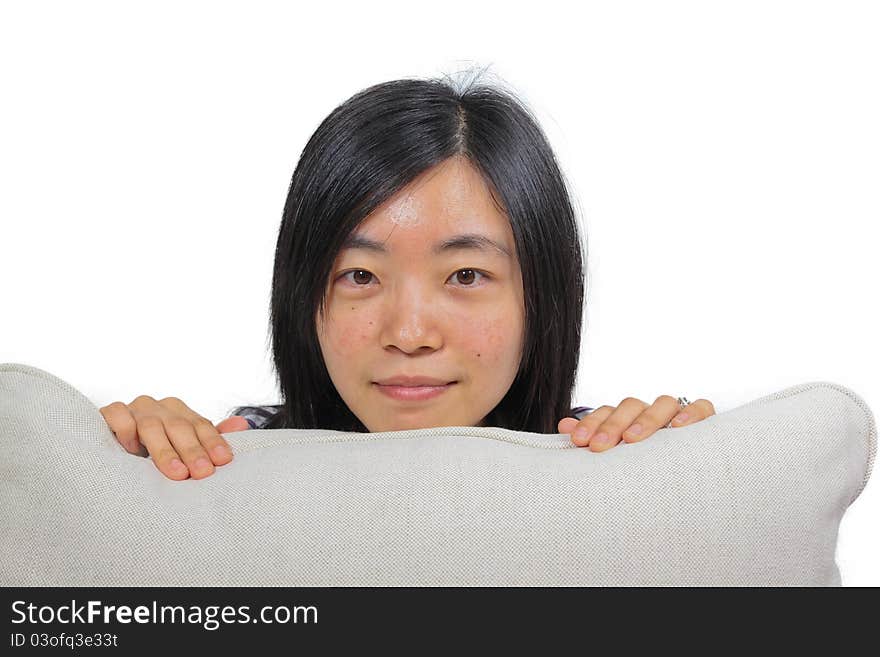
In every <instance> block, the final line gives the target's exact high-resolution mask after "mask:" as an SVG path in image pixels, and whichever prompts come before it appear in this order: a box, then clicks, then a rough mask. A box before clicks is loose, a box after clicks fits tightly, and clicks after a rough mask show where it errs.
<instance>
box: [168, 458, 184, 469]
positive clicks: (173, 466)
mask: <svg viewBox="0 0 880 657" xmlns="http://www.w3.org/2000/svg"><path fill="white" fill-rule="evenodd" d="M185 467H186V466H185V465H183V463H182V462H181V460H180V459H171V469H172V470H180V469H181V468H185Z"/></svg>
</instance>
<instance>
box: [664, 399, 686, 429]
mask: <svg viewBox="0 0 880 657" xmlns="http://www.w3.org/2000/svg"><path fill="white" fill-rule="evenodd" d="M676 401H677V402H678V405H679V406H680V407H681V408H684V407H685V406H688V405H690V403H691V402H689V401H688V399H687V397H679V398H678V399H677V400H676ZM666 428H667V429H671V428H672V420H670V421H669V424H667V425H666Z"/></svg>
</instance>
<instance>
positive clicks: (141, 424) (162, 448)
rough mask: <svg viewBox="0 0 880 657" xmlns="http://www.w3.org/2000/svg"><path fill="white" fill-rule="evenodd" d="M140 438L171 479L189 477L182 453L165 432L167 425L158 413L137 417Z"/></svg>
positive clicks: (155, 461)
mask: <svg viewBox="0 0 880 657" xmlns="http://www.w3.org/2000/svg"><path fill="white" fill-rule="evenodd" d="M137 431H138V438H139V439H140V441H141V443H143V445H144V447H146V448H147V452H149V454H150V456H152V457H153V463H154V464H155V465H156V467H157V468H159V471H160V472H161V473H162V474H164V475H165V476H166V477H168V478H169V479H174V480H175V481H180V480H181V479H186V478H187V477H189V468H187V467H186V465H184V463H183V460H182V459H181V458H180V455H179V454H178V453H177V452H176V451H175V449H174V447H172V445H171V442H170V441H169V440H168V436H167V435H166V434H165V425H164V424H163V423H162V420H161V419H160V418H159V416H157V415H144V416H140V417H138V418H137Z"/></svg>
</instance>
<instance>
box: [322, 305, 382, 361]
mask: <svg viewBox="0 0 880 657" xmlns="http://www.w3.org/2000/svg"><path fill="white" fill-rule="evenodd" d="M375 327H376V320H375V318H374V317H372V316H371V315H370V313H369V311H367V310H365V309H363V308H358V307H357V306H355V307H354V308H352V307H351V306H347V307H346V308H345V309H344V310H341V311H340V310H334V312H333V318H332V319H331V320H330V321H328V323H327V331H326V333H325V334H324V336H323V338H322V342H323V343H324V345H325V346H326V347H327V348H329V349H330V350H331V351H332V352H333V353H334V354H336V355H337V356H344V357H348V356H351V355H352V354H358V353H363V352H364V345H365V344H367V343H368V342H371V341H373V340H374V336H373V329H374V328H375Z"/></svg>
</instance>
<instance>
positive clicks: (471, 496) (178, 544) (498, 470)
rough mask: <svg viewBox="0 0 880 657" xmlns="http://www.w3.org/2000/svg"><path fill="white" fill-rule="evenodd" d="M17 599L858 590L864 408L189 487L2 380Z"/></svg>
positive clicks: (278, 443)
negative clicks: (847, 518)
mask: <svg viewBox="0 0 880 657" xmlns="http://www.w3.org/2000/svg"><path fill="white" fill-rule="evenodd" d="M0 417H2V423H0V427H2V428H0V440H2V445H0V526H2V531H0V585H2V586H642V585H644V586H762V585H770V586H839V585H840V584H841V577H840V573H839V570H838V567H837V564H836V563H835V547H836V543H837V533H838V528H839V525H840V522H841V519H842V517H843V514H844V512H845V511H846V509H847V508H848V506H849V505H851V504H852V503H853V501H854V500H855V499H856V498H857V496H858V495H859V494H860V493H861V491H862V490H863V489H864V487H865V485H866V483H867V481H868V478H869V476H870V473H871V469H872V467H873V461H874V456H875V452H876V444H877V429H876V424H875V421H874V417H873V414H872V413H871V411H870V409H869V408H868V406H867V405H866V404H865V402H864V401H863V400H862V399H861V398H860V397H858V396H857V395H856V394H855V393H853V392H852V391H851V390H848V389H847V388H845V387H843V386H840V385H837V384H834V383H827V382H812V383H805V384H802V385H796V386H792V387H790V388H786V389H784V390H781V391H779V392H776V393H773V394H770V395H767V396H765V397H761V398H759V399H756V400H754V401H751V402H749V403H747V404H744V405H742V406H740V407H738V408H734V409H732V410H728V411H725V412H721V413H718V414H716V415H713V416H711V417H709V418H707V419H706V420H703V421H701V422H698V423H696V424H693V425H690V426H686V427H683V428H674V429H661V430H659V431H658V432H657V433H655V434H653V435H652V436H651V437H649V438H648V439H646V440H644V441H642V442H639V443H632V444H627V443H621V444H619V445H618V446H617V447H614V448H613V449H610V450H608V451H606V452H598V453H594V452H591V451H589V450H588V449H582V448H577V447H575V446H574V445H573V444H572V443H571V441H570V439H569V436H568V435H566V434H537V433H529V432H522V431H510V430H507V429H501V428H498V427H438V428H434V429H420V430H411V431H395V432H383V433H365V434H360V433H347V432H339V431H331V430H295V429H276V430H250V431H242V432H234V433H229V434H225V438H226V439H227V441H228V442H229V443H230V445H231V446H232V448H233V451H234V452H235V458H234V460H233V461H232V462H231V463H229V464H228V465H225V466H222V467H219V468H217V470H216V472H215V473H214V474H213V475H212V476H210V477H208V478H206V479H201V480H194V479H187V480H184V481H172V480H170V479H167V478H166V477H165V476H164V475H163V474H162V473H161V472H159V471H158V470H157V469H156V468H155V466H154V465H153V463H152V460H151V459H150V458H149V457H147V458H142V457H137V456H133V455H131V454H128V453H127V452H126V451H125V450H124V449H123V448H122V446H121V445H120V444H119V443H118V442H117V441H116V439H115V437H114V435H113V433H112V432H111V431H110V428H109V427H108V426H107V424H106V422H105V421H104V418H103V417H102V416H101V414H100V412H99V410H98V408H97V407H96V406H95V405H94V404H93V403H92V402H91V401H90V400H89V399H87V398H86V397H85V396H84V395H82V394H81V393H80V392H79V391H77V390H76V389H75V388H73V387H72V386H71V385H69V384H68V383H66V382H65V381H63V380H61V379H59V378H58V377H56V376H54V375H52V374H50V373H48V372H45V371H43V370H40V369H37V368H35V367H31V366H28V365H24V364H18V363H6V364H0Z"/></svg>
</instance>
